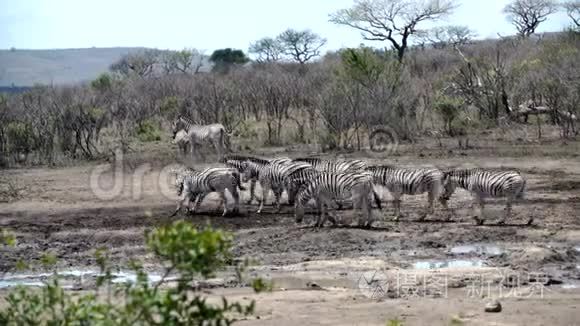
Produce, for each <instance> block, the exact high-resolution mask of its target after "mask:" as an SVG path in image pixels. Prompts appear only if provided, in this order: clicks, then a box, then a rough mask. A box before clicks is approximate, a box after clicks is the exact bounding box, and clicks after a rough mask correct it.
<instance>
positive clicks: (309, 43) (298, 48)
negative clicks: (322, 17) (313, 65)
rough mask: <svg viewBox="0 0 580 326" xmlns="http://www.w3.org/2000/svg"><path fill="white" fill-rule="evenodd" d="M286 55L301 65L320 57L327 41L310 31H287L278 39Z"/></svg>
mask: <svg viewBox="0 0 580 326" xmlns="http://www.w3.org/2000/svg"><path fill="white" fill-rule="evenodd" d="M277 40H278V42H280V44H281V46H282V49H283V50H282V51H283V53H284V54H286V55H288V56H290V57H291V58H292V59H293V60H295V61H296V62H299V63H300V64H304V63H306V62H307V61H308V60H310V59H312V58H314V57H317V56H319V55H320V48H321V47H322V46H324V44H326V39H325V38H322V37H320V36H319V35H318V34H316V33H313V32H312V31H310V30H303V31H296V30H294V29H291V28H289V29H287V30H285V31H284V32H282V33H281V34H280V35H278V37H277Z"/></svg>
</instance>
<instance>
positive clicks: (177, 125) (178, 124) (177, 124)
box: [171, 115, 188, 139]
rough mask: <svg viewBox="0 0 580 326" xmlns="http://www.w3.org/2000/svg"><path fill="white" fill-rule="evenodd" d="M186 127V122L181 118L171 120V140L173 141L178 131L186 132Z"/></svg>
mask: <svg viewBox="0 0 580 326" xmlns="http://www.w3.org/2000/svg"><path fill="white" fill-rule="evenodd" d="M187 127H188V123H187V120H185V119H184V118H183V116H181V115H180V116H178V117H177V118H176V119H175V120H173V123H172V124H171V132H172V133H173V137H172V138H173V139H175V135H177V133H178V132H179V131H180V130H184V131H186V132H187V129H188V128H187Z"/></svg>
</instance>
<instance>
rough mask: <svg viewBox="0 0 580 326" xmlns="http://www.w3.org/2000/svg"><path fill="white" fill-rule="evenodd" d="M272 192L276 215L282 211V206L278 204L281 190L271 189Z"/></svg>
mask: <svg viewBox="0 0 580 326" xmlns="http://www.w3.org/2000/svg"><path fill="white" fill-rule="evenodd" d="M272 190H273V191H274V200H275V203H276V213H280V211H281V210H282V204H281V202H280V198H281V197H282V191H283V190H282V188H278V187H276V188H274V189H272Z"/></svg>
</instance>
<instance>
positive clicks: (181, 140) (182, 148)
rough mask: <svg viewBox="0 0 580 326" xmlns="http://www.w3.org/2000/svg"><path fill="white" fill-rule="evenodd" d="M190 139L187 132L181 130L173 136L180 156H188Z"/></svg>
mask: <svg viewBox="0 0 580 326" xmlns="http://www.w3.org/2000/svg"><path fill="white" fill-rule="evenodd" d="M189 142H190V138H189V137H188V136H187V132H185V130H179V131H178V132H176V133H175V135H174V136H173V143H174V144H177V147H178V151H179V154H183V155H185V154H187V148H188V147H189V146H190V145H189Z"/></svg>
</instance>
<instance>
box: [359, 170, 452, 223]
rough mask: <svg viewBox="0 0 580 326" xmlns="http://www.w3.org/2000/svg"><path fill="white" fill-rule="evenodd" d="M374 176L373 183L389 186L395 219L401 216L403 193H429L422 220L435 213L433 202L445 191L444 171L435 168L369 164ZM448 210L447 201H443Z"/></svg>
mask: <svg viewBox="0 0 580 326" xmlns="http://www.w3.org/2000/svg"><path fill="white" fill-rule="evenodd" d="M366 170H367V171H369V172H370V173H371V174H372V176H373V183H374V184H375V185H377V186H382V187H385V188H387V190H388V191H389V192H390V194H391V195H392V196H393V206H394V207H395V221H397V220H398V219H399V217H400V216H401V197H402V195H421V194H424V193H427V194H428V195H427V198H428V205H427V207H426V210H425V212H424V213H423V214H422V215H421V216H420V220H423V219H425V217H426V216H427V215H428V214H433V213H434V210H435V209H434V205H433V202H434V200H435V199H438V198H439V197H440V195H441V193H442V191H443V172H441V170H439V169H434V168H403V167H396V166H392V165H378V166H369V167H367V169H366ZM442 204H443V205H444V207H445V209H446V210H447V206H446V203H443V202H442Z"/></svg>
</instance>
